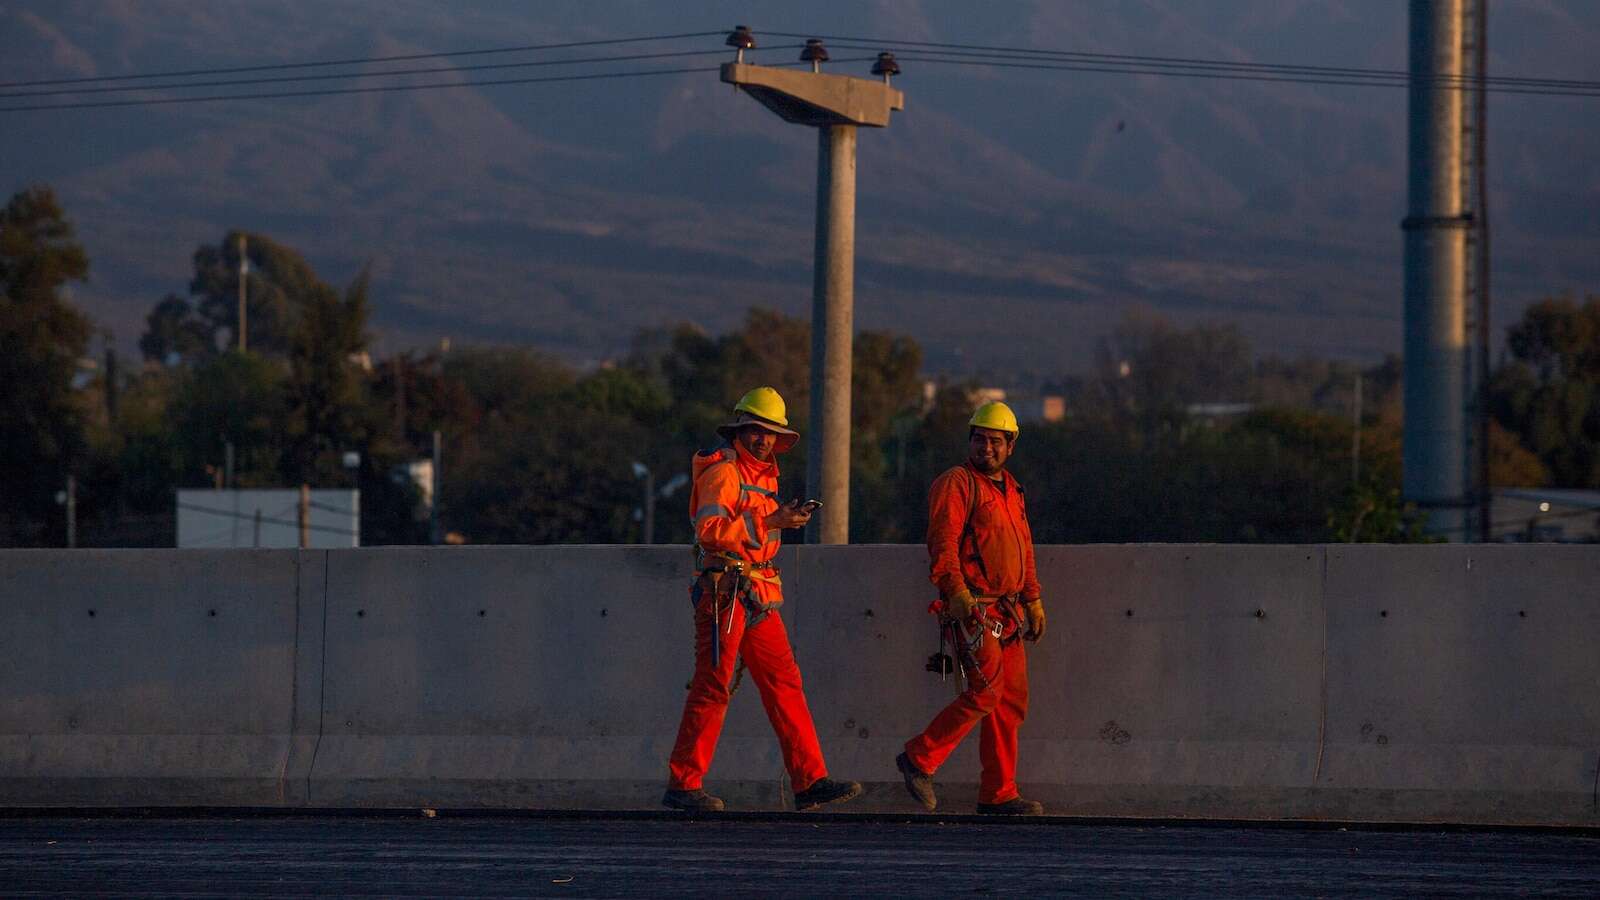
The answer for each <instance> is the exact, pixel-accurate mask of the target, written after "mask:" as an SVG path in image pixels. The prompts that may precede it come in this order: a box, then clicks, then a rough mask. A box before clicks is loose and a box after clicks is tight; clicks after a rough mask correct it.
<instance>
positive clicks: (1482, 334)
mask: <svg viewBox="0 0 1600 900" xmlns="http://www.w3.org/2000/svg"><path fill="white" fill-rule="evenodd" d="M1464 3H1465V6H1464V9H1463V15H1462V18H1463V23H1462V28H1461V47H1462V52H1461V64H1462V68H1463V69H1464V70H1465V72H1466V75H1467V78H1468V79H1469V83H1470V84H1471V86H1472V88H1471V90H1470V91H1464V97H1463V100H1462V128H1461V155H1462V160H1463V163H1462V166H1461V191H1462V194H1463V195H1464V196H1465V198H1466V199H1465V201H1464V205H1465V207H1466V214H1467V215H1468V216H1470V217H1471V219H1472V222H1471V227H1469V228H1468V229H1467V246H1466V257H1467V261H1466V264H1465V266H1466V272H1465V281H1466V285H1467V287H1466V295H1467V296H1466V304H1467V331H1468V335H1469V340H1471V342H1472V344H1473V349H1472V351H1471V352H1469V353H1468V354H1467V360H1468V362H1467V365H1466V372H1465V375H1464V378H1465V379H1466V390H1467V397H1468V401H1467V403H1468V406H1467V422H1468V427H1467V435H1468V438H1467V447H1466V463H1465V464H1466V468H1467V475H1466V479H1467V481H1466V486H1465V489H1464V490H1465V492H1466V498H1467V500H1468V502H1469V503H1471V504H1472V511H1471V513H1470V516H1469V518H1472V519H1474V521H1472V522H1471V523H1470V525H1471V527H1469V528H1468V531H1467V534H1468V535H1469V537H1468V540H1471V539H1472V536H1474V535H1475V536H1476V539H1477V540H1479V541H1483V542H1485V543H1487V542H1488V541H1489V539H1490V537H1491V536H1492V534H1491V532H1492V531H1493V529H1492V524H1493V523H1492V522H1490V513H1491V511H1492V505H1493V491H1494V485H1493V483H1492V480H1491V479H1490V477H1489V462H1490V456H1489V343H1490V340H1489V337H1490V335H1489V319H1490V316H1489V313H1490V310H1489V179H1488V166H1489V159H1488V145H1489V134H1488V128H1489V104H1488V99H1489V92H1488V91H1486V90H1484V88H1485V87H1486V86H1487V84H1486V81H1485V79H1486V78H1487V77H1488V74H1489V73H1488V68H1489V50H1488V40H1489V0H1464ZM1463 87H1465V85H1463Z"/></svg>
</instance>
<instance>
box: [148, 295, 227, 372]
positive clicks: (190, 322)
mask: <svg viewBox="0 0 1600 900" xmlns="http://www.w3.org/2000/svg"><path fill="white" fill-rule="evenodd" d="M144 321H145V333H144V336H143V337H141V338H139V351H140V352H141V353H143V354H144V358H145V359H146V360H149V361H150V362H154V363H162V364H166V363H169V362H185V363H190V364H193V363H195V362H198V361H200V360H202V359H205V358H207V357H209V356H211V355H212V354H214V353H215V352H216V347H215V345H214V344H213V343H212V338H211V334H210V333H209V332H208V331H207V329H206V327H205V324H204V323H203V322H201V321H200V320H199V319H198V318H196V317H195V314H194V307H193V306H191V305H190V303H189V301H187V300H185V299H183V298H182V297H179V296H178V295H177V294H168V295H167V296H166V297H164V298H162V300H161V302H160V303H157V304H156V306H155V309H152V310H151V311H150V314H149V315H148V316H145V320H144Z"/></svg>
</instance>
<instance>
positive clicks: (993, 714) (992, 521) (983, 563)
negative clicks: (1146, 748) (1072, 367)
mask: <svg viewBox="0 0 1600 900" xmlns="http://www.w3.org/2000/svg"><path fill="white" fill-rule="evenodd" d="M1018 431H1019V429H1018V427H1017V417H1016V415H1015V414H1013V413H1012V412H1011V408H1010V407H1008V406H1006V405H1005V404H1004V403H998V402H996V403H985V404H984V405H983V406H980V407H979V408H978V411H977V412H976V413H974V414H973V416H972V419H971V421H970V422H968V444H967V461H966V462H965V463H964V464H962V465H959V466H956V467H955V468H953V469H950V470H949V471H947V472H945V473H944V474H942V475H940V476H939V477H938V478H936V479H934V482H933V486H932V487H931V488H929V489H928V556H929V558H930V561H931V569H932V571H931V576H930V577H931V578H932V580H933V583H934V584H935V585H937V586H938V588H939V597H940V601H939V602H937V603H935V604H934V611H935V612H937V613H938V614H939V615H940V616H941V623H942V625H943V627H944V628H945V635H946V639H947V641H950V642H953V643H954V644H955V655H956V658H957V661H958V662H959V663H960V665H961V668H962V672H963V674H964V675H965V677H966V682H967V683H966V689H965V690H964V691H962V693H961V696H959V697H957V698H956V699H955V700H954V701H952V702H951V703H950V705H949V706H947V707H945V708H944V709H943V710H942V711H941V712H940V713H939V714H938V715H937V716H934V719H933V721H932V722H930V723H929V724H928V727H927V728H925V729H923V731H922V733H921V734H919V735H917V736H916V737H914V738H912V739H911V740H909V741H907V742H906V745H905V752H903V753H901V754H900V755H899V756H897V757H895V765H896V767H897V768H898V769H899V770H900V774H901V775H902V776H903V777H904V778H905V783H906V790H907V791H909V792H910V793H911V796H912V798H914V799H915V800H916V801H917V802H918V803H921V804H922V806H923V808H925V809H927V810H928V811H929V812H932V811H933V810H934V809H935V808H936V807H937V806H938V802H939V801H938V797H937V796H936V795H935V794H934V790H933V773H934V772H937V771H938V770H939V766H940V765H942V764H943V763H944V761H945V759H946V758H948V757H949V756H950V754H951V752H952V751H954V750H955V748H956V745H957V744H959V743H961V739H962V738H964V737H966V736H967V732H969V731H971V730H972V729H973V727H974V726H976V727H977V728H978V758H979V760H980V761H981V763H982V766H983V773H982V777H981V778H980V780H979V783H978V812H979V813H985V814H994V815H1033V816H1036V815H1040V814H1041V813H1043V812H1044V807H1043V806H1042V805H1040V804H1039V803H1036V802H1034V801H1032V800H1025V799H1023V798H1022V796H1021V795H1020V794H1019V793H1018V791H1017V730H1018V729H1019V728H1020V727H1021V725H1022V720H1023V718H1025V717H1026V716H1027V714H1028V659H1027V654H1026V653H1024V652H1023V649H1022V640H1021V639H1022V638H1026V639H1027V640H1028V641H1030V642H1032V641H1037V640H1039V638H1041V637H1043V636H1044V629H1045V621H1044V603H1043V601H1041V600H1040V599H1039V578H1038V575H1037V573H1036V572H1035V570H1034V564H1033V532H1032V531H1031V530H1030V529H1029V527H1028V514H1027V510H1026V507H1025V504H1024V503H1023V497H1022V486H1021V485H1019V484H1017V480H1016V479H1015V478H1012V477H1011V474H1010V473H1009V472H1007V471H1006V470H1005V465H1006V460H1008V459H1009V458H1010V457H1011V451H1012V450H1013V449H1015V447H1016V442H1017V434H1018Z"/></svg>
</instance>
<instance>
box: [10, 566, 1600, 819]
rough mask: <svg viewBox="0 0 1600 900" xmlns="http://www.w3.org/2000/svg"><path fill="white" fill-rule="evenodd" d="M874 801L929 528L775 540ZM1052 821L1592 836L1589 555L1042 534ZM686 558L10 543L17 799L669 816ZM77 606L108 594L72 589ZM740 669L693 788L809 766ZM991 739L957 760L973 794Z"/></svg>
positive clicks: (776, 794)
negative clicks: (888, 536) (1386, 826)
mask: <svg viewBox="0 0 1600 900" xmlns="http://www.w3.org/2000/svg"><path fill="white" fill-rule="evenodd" d="M780 564H781V565H782V567H783V578H784V581H785V586H786V589H787V592H788V596H789V598H790V602H789V604H788V605H787V606H786V607H785V608H784V613H783V617H784V619H785V622H786V624H787V625H788V627H789V628H790V630H791V633H792V634H793V637H794V643H795V647H796V653H797V655H798V657H799V660H800V665H801V669H802V671H803V672H804V674H805V680H806V685H807V694H808V696H809V698H810V703H811V708H812V711H813V714H814V717H815V719H816V722H817V728H818V732H819V734H820V735H821V738H822V744H823V749H824V752H825V753H826V755H827V757H828V760H829V764H830V769H831V770H832V772H833V774H835V775H836V776H840V777H848V778H856V779H860V780H862V781H864V782H866V784H867V786H868V793H867V795H866V796H865V797H863V798H862V799H861V801H859V803H858V805H857V806H856V808H860V809H879V810H896V811H910V810H911V809H912V807H911V806H910V805H909V804H908V802H907V801H906V799H905V798H904V794H903V789H902V788H901V786H900V784H899V778H898V775H897V774H896V773H895V771H894V769H893V763H892V760H893V757H894V754H895V753H896V752H898V749H899V747H900V745H901V744H902V743H903V742H904V741H905V740H906V738H907V737H909V736H910V735H911V734H913V733H915V732H916V731H917V730H918V729H920V728H921V727H922V726H923V725H924V724H925V723H926V722H927V720H928V719H929V718H930V717H931V716H932V715H933V714H934V713H935V712H936V711H937V710H938V709H939V707H940V706H942V705H943V704H944V702H946V701H947V699H948V698H949V697H950V696H952V695H953V693H954V691H955V690H956V689H957V685H956V683H955V682H954V681H951V682H946V683H943V684H941V682H940V680H939V679H938V678H937V677H936V676H934V675H931V674H928V673H925V672H923V671H922V664H923V661H924V660H925V659H926V657H927V655H928V654H929V653H931V652H933V650H934V646H935V636H934V629H933V625H932V621H931V619H930V618H929V617H928V616H927V615H926V613H925V611H924V610H925V608H926V605H927V602H928V600H929V599H931V596H932V588H931V586H930V585H929V584H928V581H927V578H926V574H925V555H924V551H923V550H922V549H921V548H920V547H911V546H857V547H788V548H785V550H784V552H783V556H782V557H781V559H780ZM1039 566H1040V579H1041V581H1042V582H1043V584H1044V585H1045V589H1046V597H1047V602H1048V605H1049V609H1050V624H1051V631H1050V635H1049V636H1048V637H1047V638H1046V640H1045V642H1044V643H1043V644H1042V645H1041V646H1038V647H1030V648H1029V656H1030V662H1029V675H1030V683H1031V694H1032V703H1031V706H1032V712H1031V714H1030V717H1029V720H1028V722H1027V724H1026V725H1025V726H1024V729H1023V744H1022V749H1021V755H1022V770H1021V773H1020V774H1021V781H1022V784H1023V788H1024V791H1025V792H1026V793H1027V794H1028V795H1030V796H1035V797H1038V798H1039V799H1041V800H1043V801H1045V802H1046V803H1047V804H1048V806H1049V807H1050V809H1051V811H1052V812H1059V813H1067V814H1085V815H1123V816H1159V817H1168V816H1174V817H1248V818H1340V819H1358V820H1360V819H1367V820H1378V821H1455V822H1539V823H1550V824H1588V825H1596V824H1600V796H1597V792H1596V788H1597V786H1600V652H1597V651H1596V649H1595V648H1596V646H1597V641H1596V639H1597V638H1600V587H1597V585H1600V551H1597V550H1596V549H1594V548H1588V547H1562V546H1540V547H1507V546H1478V547H1471V546H1467V547H1463V546H1453V547H1382V546H1330V547H1322V546H1305V547H1284V546H1276V547H1269V546H1214V545H1196V546H1184V545H1137V546H1083V547H1041V548H1039ZM687 568H688V554H687V551H686V550H685V549H684V548H667V547H530V548H454V549H441V550H433V549H367V550H348V551H347V550H330V551H300V552H297V551H75V552H72V551H5V552H0V686H3V687H0V805H9V806H40V805H107V806H129V805H188V804H200V805H216V806H231V805H283V806H341V807H343V806H498V807H528V808H654V806H655V803H656V802H657V800H658V798H659V794H660V791H661V789H662V787H663V784H664V780H665V765H666V757H667V754H668V752H669V750H670V748H671V744H672V740H673V737H674V733H675V730H676V726H677V718H678V713H679V711H680V709H681V705H682V701H683V689H684V685H685V682H686V681H687V680H688V676H689V672H690V669H691V656H690V646H691V633H690V626H689V610H688V603H687V598H686V595H685V585H686V571H687ZM91 609H92V610H94V615H93V616H91V615H89V610H91ZM755 693H756V691H755V688H754V686H753V685H751V684H746V685H745V686H744V687H743V688H742V689H741V691H740V692H739V694H738V696H736V697H735V698H734V703H733V708H732V710H731V712H730V715H729V718H728V722H727V726H726V729H725V731H724V736H723V740H722V743H721V745H720V748H719V751H718V754H717V758H716V761H715V763H714V765H713V768H712V773H711V778H710V782H709V783H710V786H711V787H712V788H713V789H714V790H716V791H718V792H719V793H720V794H722V795H723V796H725V797H727V798H728V799H729V800H730V802H731V803H733V804H735V805H736V806H738V807H741V808H765V809H781V808H783V807H784V806H785V804H787V803H788V795H789V793H790V789H791V786H790V785H789V784H787V781H786V779H785V777H784V774H783V768H782V765H781V761H780V759H779V756H778V752H777V747H776V744H775V741H774V740H773V738H772V735H771V730H770V728H769V727H768V726H767V723H766V721H765V719H764V716H763V714H762V712H761V708H760V703H759V702H758V700H757V699H756V697H755V696H754V695H755ZM975 745H976V739H975V737H974V738H971V739H969V741H968V743H967V745H965V746H963V747H962V749H961V750H960V751H958V752H957V753H956V755H955V756H953V757H952V758H951V760H950V761H949V762H948V763H947V764H946V767H945V769H944V770H943V771H941V772H940V773H939V779H938V780H939V782H940V787H941V796H942V797H943V798H944V801H945V802H944V808H947V809H954V810H956V811H961V810H967V809H970V803H971V802H972V801H973V799H974V795H975V790H976V786H975V782H976V779H977V769H978V766H977V760H976V752H975Z"/></svg>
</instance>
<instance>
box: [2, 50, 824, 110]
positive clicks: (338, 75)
mask: <svg viewBox="0 0 1600 900" xmlns="http://www.w3.org/2000/svg"><path fill="white" fill-rule="evenodd" d="M800 46H801V45H799V44H785V45H783V46H781V47H768V48H764V49H769V50H783V49H795V48H798V47H800ZM725 52H727V51H725V50H680V51H677V52H673V53H632V54H627V55H625V56H588V57H580V58H578V59H541V60H532V61H528V62H514V63H489V64H486V65H480V66H434V67H432V68H426V69H390V70H387V71H378V72H333V73H328V74H323V75H281V76H277V77H274V78H239V79H231V80H223V81H173V82H165V83H162V84H134V85H123V86H120V87H96V88H61V89H58V90H53V91H19V92H12V93H0V100H16V99H23V98H29V97H58V96H63V95H68V96H73V95H77V96H81V95H87V94H113V93H126V92H128V91H159V90H185V89H189V88H202V87H233V86H237V85H247V84H280V83H283V82H291V81H330V80H338V79H356V78H386V77H391V76H395V75H439V74H448V73H454V72H481V71H486V70H489V69H526V68H536V67H542V66H573V65H585V64H589V63H608V62H635V61H638V60H644V59H673V58H678V57H685V56H720V55H722V54H723V53H725Z"/></svg>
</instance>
